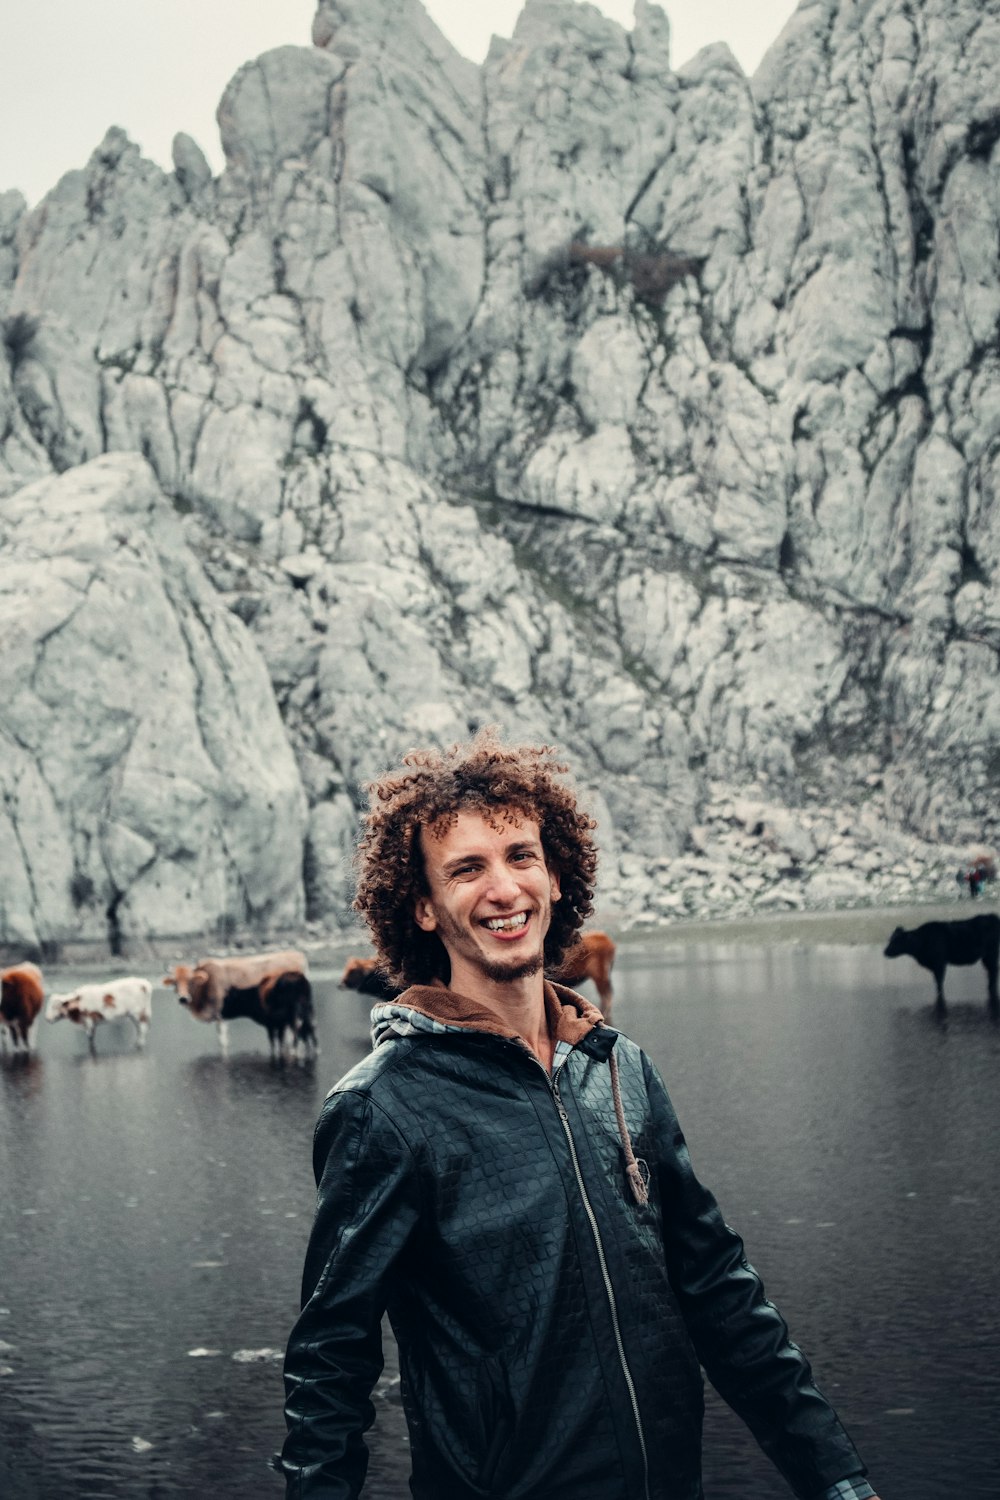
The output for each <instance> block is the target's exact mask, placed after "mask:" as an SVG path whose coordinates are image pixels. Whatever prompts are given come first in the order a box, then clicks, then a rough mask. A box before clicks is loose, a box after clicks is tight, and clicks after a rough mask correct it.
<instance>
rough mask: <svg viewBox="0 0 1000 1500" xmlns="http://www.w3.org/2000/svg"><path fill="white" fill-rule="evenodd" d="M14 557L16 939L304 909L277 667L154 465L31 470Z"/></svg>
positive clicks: (101, 463) (8, 521)
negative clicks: (208, 563)
mask: <svg viewBox="0 0 1000 1500" xmlns="http://www.w3.org/2000/svg"><path fill="white" fill-rule="evenodd" d="M0 558H2V566H0V638H2V640H3V643H4V650H3V652H2V653H0V676H2V683H3V687H2V697H3V703H4V712H3V722H2V728H0V783H2V786H3V810H2V812H0V821H2V825H3V833H4V846H5V848H6V850H7V858H6V860H5V863H4V871H5V874H4V889H3V896H2V911H3V932H4V939H5V941H7V942H9V943H19V944H25V945H29V946H33V947H36V946H41V945H43V944H52V943H59V942H64V941H67V940H71V939H91V940H98V941H100V940H105V939H107V940H108V941H110V942H111V944H112V946H113V947H119V946H121V945H122V944H123V943H125V942H127V941H129V940H130V939H132V938H136V937H147V936H149V935H151V934H161V935H165V934H169V933H194V932H216V931H222V932H225V931H226V930H227V929H228V928H229V926H230V924H231V923H234V922H235V923H239V924H240V925H242V926H249V927H254V928H262V929H264V930H267V929H270V928H280V927H283V926H293V925H294V924H295V923H296V922H298V921H301V919H302V916H303V911H302V851H303V843H304V836H305V825H306V807H305V798H304V795H303V791H302V785H301V781H300V778H299V774H298V770H297V768H296V765H295V761H294V759H293V757H292V755H291V753H290V750H289V748H288V742H287V739H286V736H285V732H284V729H283V727H282V724H281V720H280V718H279V717H278V714H277V712H276V709H275V706H274V699H273V694H272V690H271V684H270V681H269V679H268V676H267V673H266V670H265V668H264V665H263V662H262V660H261V657H260V654H259V652H258V651H257V649H256V648H255V646H254V645H253V642H252V640H251V639H250V636H249V635H248V633H247V631H246V629H245V627H244V626H243V625H242V624H241V623H240V621H239V620H237V619H236V618H235V617H234V616H233V615H232V614H231V613H230V612H229V611H228V610H226V609H225V608H224V607H223V606H222V605H221V604H220V603H219V601H218V599H217V598H216V596H215V594H214V591H213V590H212V588H211V587H210V585H209V584H208V583H207V581H206V579H205V577H204V574H203V573H202V570H201V568H200V566H199V564H198V562H197V560H196V558H195V556H194V555H193V553H192V552H191V550H190V549H189V547H188V546H187V545H186V543H185V540H184V536H183V531H182V528H181V526H180V524H179V522H178V520H177V518H176V517H175V515H174V513H173V511H172V509H171V507H170V505H169V503H168V502H167V501H166V500H165V498H164V497H163V495H162V493H161V492H160V490H159V488H158V486H157V484H156V482H155V480H154V477H153V475H152V472H151V471H150V469H149V467H148V465H147V464H146V463H145V462H144V461H143V460H142V459H141V458H138V457H137V456H133V455H129V454H114V455H108V456H106V457H102V458H97V459H94V460H93V461H92V462H90V463H88V464H84V465H81V466H79V467H77V468H74V469H73V470H71V471H70V472H69V473H67V474H64V475H62V476H60V477H58V478H55V477H53V478H49V479H42V480H39V481H37V482H36V483H35V484H31V485H26V486H24V487H23V488H22V489H20V490H18V491H17V493H16V494H14V495H12V496H10V497H8V499H7V500H6V501H5V502H4V513H3V520H2V525H0Z"/></svg>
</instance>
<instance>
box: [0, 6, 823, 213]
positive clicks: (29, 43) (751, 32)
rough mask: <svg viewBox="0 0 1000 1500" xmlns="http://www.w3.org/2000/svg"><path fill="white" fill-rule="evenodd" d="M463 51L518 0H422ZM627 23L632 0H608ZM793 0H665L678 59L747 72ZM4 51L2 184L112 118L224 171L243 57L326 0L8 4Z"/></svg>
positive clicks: (34, 189)
mask: <svg viewBox="0 0 1000 1500" xmlns="http://www.w3.org/2000/svg"><path fill="white" fill-rule="evenodd" d="M425 4H426V8H427V9H428V10H429V11H430V13H431V15H432V16H433V17H434V19H435V21H436V22H437V24H438V25H439V26H440V28H441V30H442V31H443V32H444V33H445V35H446V36H447V37H448V38H449V39H450V40H451V42H452V43H453V44H454V45H455V46H456V47H457V48H458V50H459V51H460V52H464V53H465V55H466V56H467V57H471V58H472V59H473V61H475V62H481V61H482V59H483V57H484V56H485V54H486V49H487V47H488V46H489V40H490V36H491V35H492V34H493V33H496V34H497V35H499V36H509V35H510V33H511V31H512V30H513V27H514V22H515V21H516V19H517V16H518V14H519V12H520V10H521V5H522V0H425ZM599 4H600V9H601V10H603V11H605V12H606V14H607V15H609V16H612V17H614V19H615V20H617V21H620V22H621V23H622V25H624V26H627V27H629V28H631V25H632V15H633V9H634V4H633V0H599ZM795 4H796V0H666V3H664V4H663V9H664V10H665V11H666V12H667V14H668V16H669V17H670V21H671V25H672V35H673V46H672V56H673V65H674V67H675V68H676V67H680V66H682V65H683V64H684V63H685V62H687V61H688V59H689V58H690V57H692V56H693V55H694V53H695V52H697V51H698V49H699V48H700V47H703V46H705V45H706V43H708V42H718V41H727V42H728V43H729V45H730V46H731V47H732V49H733V51H734V52H735V54H736V56H737V57H738V58H739V60H740V63H741V64H742V66H743V67H744V68H745V69H746V71H747V72H748V73H752V72H753V71H754V69H755V68H756V66H757V64H758V62H759V61H760V58H761V56H762V55H763V53H764V51H765V49H766V48H767V47H769V46H770V44H771V43H772V42H773V41H774V40H775V38H776V37H777V35H778V33H779V32H780V30H781V28H782V27H783V26H784V24H785V22H786V21H787V20H788V18H789V16H790V15H791V14H792V12H793V10H794V9H795ZM4 10H5V14H4V20H3V30H2V39H3V45H2V48H0V192H2V191H3V190H4V189H5V188H12V187H17V188H20V189H21V191H22V192H23V193H24V194H25V196H26V197H27V198H28V200H29V202H31V203H35V202H37V201H38V199H39V198H40V197H41V196H42V195H43V194H44V193H45V192H47V191H48V189H49V188H50V187H53V186H54V185H55V183H56V182H57V181H58V179H59V177H60V176H61V175H62V173H63V172H66V171H69V169H70V168H72V167H82V166H83V165H84V163H85V162H86V160H87V158H88V156H89V155H90V153H91V151H92V150H93V149H94V147H95V146H97V145H98V143H99V142H100V140H101V138H102V137H103V135H104V132H105V131H106V129H107V128H108V126H109V125H121V126H123V127H124V128H125V129H126V130H127V131H128V133H129V135H130V136H131V137H132V139H133V140H134V141H137V142H138V143H139V145H140V146H141V147H142V149H143V151H144V152H145V154H146V155H147V156H151V157H152V158H153V160H154V161H157V162H159V163H160V165H161V166H163V167H166V168H168V169H169V168H170V164H171V163H170V143H171V140H172V139H173V137H174V134H175V133H176V132H177V131H178V130H186V131H187V132H188V134H189V135H193V136H194V138H195V140H196V141H197V142H198V144H199V145H200V146H201V148H202V150H203V151H204V152H205V154H206V156H207V157H208V159H209V161H210V162H211V163H212V166H213V168H214V169H215V170H216V171H218V170H220V168H221V166H222V153H221V151H220V149H219V136H218V130H217V128H216V124H215V108H216V105H217V104H218V102H219V98H220V96H221V94H222V91H223V89H224V88H225V86H226V84H227V83H228V82H229V79H230V78H231V77H232V76H233V74H234V73H235V72H236V69H237V68H238V67H239V66H240V64H241V63H244V62H247V61H248V60H249V59H250V58H252V57H256V56H257V55H258V54H259V53H261V52H264V51H266V50H267V49H268V48H270V47H279V46H283V45H284V44H286V43H293V44H296V45H301V46H309V44H310V41H309V38H310V29H311V25H312V18H313V15H314V13H315V10H316V0H20V3H15V0H9V3H8V4H7V5H6V6H5V7H4Z"/></svg>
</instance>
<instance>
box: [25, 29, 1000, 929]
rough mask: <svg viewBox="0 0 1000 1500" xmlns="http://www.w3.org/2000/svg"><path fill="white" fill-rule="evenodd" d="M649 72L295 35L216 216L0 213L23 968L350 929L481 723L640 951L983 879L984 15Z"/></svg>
mask: <svg viewBox="0 0 1000 1500" xmlns="http://www.w3.org/2000/svg"><path fill="white" fill-rule="evenodd" d="M669 41H670V39H669V31H668V24H667V21H666V18H665V16H664V14H663V12H662V11H661V10H660V9H659V8H658V7H657V6H655V5H653V4H650V3H648V0H637V3H636V7H635V24H634V27H633V30H632V31H631V32H630V33H626V32H625V31H623V30H622V28H621V27H619V26H617V25H616V24H615V23H613V22H611V21H609V20H608V19H606V18H605V17H604V16H603V15H602V14H601V13H600V12H598V11H597V10H596V9H594V8H593V7H591V6H589V5H586V4H582V3H577V0H527V4H526V5H525V8H524V11H523V13H522V15H521V18H520V20H519V22H518V26H517V29H516V31H515V34H514V36H513V38H512V39H511V40H510V41H509V42H500V41H496V42H494V44H493V47H492V49H491V52H490V55H489V57H488V59H487V61H486V63H485V64H484V65H483V67H482V68H481V69H480V68H476V67H475V66H473V65H472V64H470V63H468V62H466V61H465V60H464V59H462V58H461V57H459V56H458V55H457V54H456V53H455V52H454V51H453V50H452V49H451V48H450V46H449V45H448V43H447V42H446V41H445V40H444V38H443V37H442V36H441V35H440V34H439V33H438V32H437V31H436V29H435V28H434V26H433V25H432V23H431V22H430V21H429V19H428V18H427V16H426V14H425V12H424V11H423V9H422V6H421V5H420V4H419V3H418V0H321V3H320V5H319V9H318V11H317V14H316V18H315V22H314V28H313V45H312V47H310V48H304V47H291V46H290V47H284V48H281V49H279V50H277V51H275V52H271V53H268V54H266V55H265V56H263V57H260V58H258V59H256V60H255V61H253V62H251V63H248V64H247V65H246V67H244V68H242V69H241V70H240V72H239V73H238V74H237V75H236V77H235V78H234V79H233V81H232V83H231V84H230V85H229V87H228V89H227V90H226V93H225V95H224V97H223V99H222V102H221V104H220V106H219V112H218V118H219V126H220V130H221V135H222V142H223V146H224V150H225V159H226V167H225V170H224V172H223V173H222V175H221V176H220V177H219V178H218V179H213V177H212V175H211V173H210V171H209V168H208V166H207V164H206V162H205V159H204V156H203V155H202V153H201V151H200V149H199V147H198V146H197V145H196V143H195V142H194V141H192V140H191V139H190V138H188V137H185V136H179V137H178V138H177V140H176V142H175V150H174V162H175V170H174V172H173V173H171V174H166V173H164V172H162V171H161V170H160V169H159V168H157V167H156V166H154V165H153V164H152V163H150V162H148V161H145V160H143V158H142V157H141V155H140V153H139V151H138V149H137V148H136V147H135V146H134V145H133V144H132V143H131V142H130V141H129V140H128V139H127V137H126V136H125V135H124V134H123V133H122V132H121V131H119V130H116V129H112V130H110V131H109V132H108V135H107V136H106V138H105V140H104V141H103V142H102V143H101V144H100V146H99V147H98V148H97V150H96V151H95V152H94V154H93V155H92V156H91V158H90V160H89V162H88V163H87V166H86V167H85V168H84V169H83V170H81V171H75V172H71V173H69V174H68V175H67V176H65V177H64V178H63V179H62V181H61V182H60V183H59V184H58V185H57V186H56V187H55V188H54V189H53V191H52V192H51V193H50V194H49V195H48V196H47V197H46V198H45V199H44V200H43V202H42V203H41V204H40V205H39V206H38V207H37V208H35V209H34V210H32V211H30V212H29V211H28V210H27V209H26V207H25V205H24V203H23V201H22V200H21V199H20V198H19V196H18V195H16V194H13V193H8V194H6V195H4V196H0V317H2V319H3V332H4V354H3V357H0V437H2V442H0V496H2V497H3V498H2V501H0V557H2V563H3V566H2V568H0V621H2V624H0V639H2V642H3V647H4V649H3V653H2V657H0V662H2V665H0V672H2V675H3V681H4V688H5V691H4V693H3V700H2V701H3V704H4V707H3V709H2V710H0V783H2V785H3V789H4V806H3V813H2V815H3V817H4V828H5V831H6V834H7V840H6V847H7V854H8V858H7V862H6V880H5V884H4V891H3V898H2V900H0V927H2V929H3V930H2V932H0V937H2V938H4V939H5V940H6V941H7V942H10V943H15V944H22V945H23V944H31V943H36V944H44V943H57V942H62V941H66V940H69V939H71V938H92V939H110V940H111V941H112V943H113V944H115V945H118V946H121V945H122V944H123V943H125V942H127V941H128V940H129V939H130V938H138V937H142V936H148V935H151V934H153V935H155V934H169V933H180V932H193V931H200V932H207V933H213V934H221V933H226V932H231V931H233V930H236V929H240V928H244V927H246V928H249V929H251V930H253V931H254V932H256V933H261V932H264V931H268V930H272V929H276V928H278V927H282V926H284V927H294V926H295V925H296V924H297V923H299V922H301V921H302V919H303V917H304V916H305V917H308V918H310V919H312V920H314V921H316V922H317V923H319V924H321V925H331V924H335V923H336V922H337V921H338V920H339V919H340V918H342V917H343V915H344V914H345V912H346V909H347V906H348V904H349V890H350V871H349V855H350V849H351V844H352V840H353V837H354V832H355V826H356V816H357V806H358V804H359V800H360V794H359V782H360V781H362V780H363V779H364V778H365V777H366V776H367V775H369V774H370V773H372V772H374V771H376V770H378V769H379V768H381V766H382V765H384V764H385V763H386V761H387V760H388V759H389V758H391V757H394V756H395V755H397V754H398V753H399V752H401V751H402V750H404V749H405V748H407V747H408V746H409V745H410V744H412V743H414V742H419V741H421V740H426V739H433V740H437V741H446V740H450V739H452V738H455V737H462V736H464V735H466V734H467V732H468V731H469V729H470V728H474V727H475V726H476V725H478V724H480V723H482V722H486V721H495V722H499V723H501V724H502V725H503V726H504V727H505V728H506V730H508V731H509V732H510V733H511V734H513V735H517V736H522V735H530V736H543V737H545V738H546V739H549V740H554V741H555V742H557V743H558V744H560V745H561V746H563V747H565V748H566V749H567V751H568V752H569V753H570V755H571V757H572V759H573V761H574V763H575V766H576V768H577V771H578V779H579V780H580V781H581V783H582V784H583V786H584V788H585V790H586V792H587V794H588V796H589V797H590V799H591V802H592V804H593V805H594V807H595V810H596V812H597V814H598V817H599V819H600V825H601V835H600V836H601V840H602V846H603V852H604V861H603V884H602V901H603V905H604V907H605V909H606V910H607V911H610V912H614V913H616V914H617V915H618V917H619V918H621V919H623V920H624V919H628V920H634V919H637V918H658V917H665V916H669V915H671V914H674V913H682V912H688V911H692V910H703V909H712V910H716V911H741V910H746V909H748V908H749V907H751V906H754V905H759V904H761V903H767V902H772V903H774V902H778V903H787V904H802V903H807V904H808V903H816V902H823V901H832V900H850V899H859V898H863V897H872V898H882V899H887V898H890V899H891V898H892V897H894V896H896V895H903V894H909V893H910V891H911V889H913V888H914V883H916V885H917V886H918V887H919V885H920V883H921V882H924V883H925V884H926V883H933V882H934V881H936V880H939V879H940V878H941V871H942V869H943V868H944V866H945V865H947V864H949V863H951V861H952V860H953V858H954V853H955V849H956V848H959V847H961V846H962V845H963V844H964V843H966V842H969V841H980V840H985V841H987V842H990V841H992V840H994V839H995V838H996V836H997V834H998V832H1000V828H998V818H997V812H996V791H997V784H998V779H1000V750H998V743H1000V739H998V733H997V731H998V727H1000V683H998V652H1000V500H998V496H997V485H998V478H1000V380H998V365H1000V268H998V243H1000V152H998V151H997V150H996V145H997V142H998V141H1000V103H998V100H997V93H996V88H995V79H996V77H997V73H998V69H1000V13H998V12H997V10H996V8H995V7H983V6H982V5H981V4H979V3H978V0H923V3H922V4H921V5H920V6H915V5H913V4H912V0H865V3H858V0H803V3H802V4H801V6H800V8H799V10H798V12H797V13H796V15H795V16H794V18H793V19H792V21H791V22H790V24H789V26H788V27H787V28H786V30H785V32H784V33H783V35H782V36H781V37H780V38H779V39H778V41H777V42H776V43H775V45H774V46H773V47H772V49H771V51H770V52H769V53H768V55H767V56H766V58H765V60H764V62H763V64H762V66H761V68H760V69H759V71H758V73H757V75H756V76H755V77H754V78H753V79H752V80H749V79H747V78H746V77H745V76H744V75H743V73H742V72H741V70H740V68H739V66H738V64H737V63H736V61H735V59H734V58H733V57H732V55H731V54H730V52H729V51H728V50H727V49H726V48H725V47H723V46H716V47H710V48H707V49H706V50H705V51H703V52H702V53H700V54H699V55H698V57H696V58H695V59H694V60H693V62H692V63H690V64H689V65H688V66H687V67H686V68H684V69H682V70H681V71H679V72H674V71H673V70H672V68H671V64H670V46H669Z"/></svg>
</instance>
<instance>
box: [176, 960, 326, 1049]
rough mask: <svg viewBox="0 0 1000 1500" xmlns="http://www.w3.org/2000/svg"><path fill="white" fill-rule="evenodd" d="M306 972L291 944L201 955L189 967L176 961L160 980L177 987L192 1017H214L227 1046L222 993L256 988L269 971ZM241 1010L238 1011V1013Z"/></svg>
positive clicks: (222, 1044)
mask: <svg viewBox="0 0 1000 1500" xmlns="http://www.w3.org/2000/svg"><path fill="white" fill-rule="evenodd" d="M308 973H309V960H308V959H307V958H306V956H305V954H304V953H300V952H299V951H298V950H297V949H295V948H287V949H284V950H282V951H281V952H279V953H252V954H244V955H241V956H239V957H235V958H202V959H199V961H198V963H197V964H195V966H194V967H193V968H191V967H189V966H188V965H187V964H177V965H175V967H174V968H173V970H172V971H171V973H169V974H168V975H167V976H166V977H165V978H164V979H163V980H161V983H162V984H164V985H165V986H166V987H167V988H168V989H174V990H176V991H177V998H178V1000H179V1001H180V1003H181V1004H182V1005H186V1006H187V1008H188V1011H189V1013H190V1014H191V1015H192V1016H194V1018H195V1020H196V1021H214V1022H215V1027H216V1031H217V1033H218V1037H219V1046H220V1047H221V1049H222V1051H223V1052H225V1051H226V1049H227V1047H228V1046H229V1029H228V1026H227V1024H226V1022H227V1021H228V1020H229V1019H230V1018H229V1016H228V1015H226V1013H225V1004H226V996H227V995H228V994H229V993H230V992H231V991H233V990H252V989H256V988H257V987H258V986H259V985H260V984H261V981H262V980H264V979H267V978H268V977H269V976H273V975H288V974H304V975H308ZM242 1013H244V1012H241V1014H242Z"/></svg>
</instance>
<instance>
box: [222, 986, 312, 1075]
mask: <svg viewBox="0 0 1000 1500" xmlns="http://www.w3.org/2000/svg"><path fill="white" fill-rule="evenodd" d="M241 1017H246V1018H247V1019H248V1020H250V1021H256V1022H257V1024H258V1026H263V1027H265V1028H266V1030H267V1039H268V1041H269V1043H270V1045H271V1056H272V1058H274V1057H276V1056H278V1057H283V1056H284V1049H285V1036H286V1033H287V1034H288V1035H289V1036H290V1037H291V1039H292V1041H293V1042H294V1043H295V1044H297V1045H298V1046H299V1047H301V1048H302V1049H303V1051H307V1052H310V1053H312V1055H313V1056H314V1057H315V1055H316V1053H317V1052H318V1051H319V1047H318V1045H317V1042H316V1027H315V1024H314V1011H313V1000H312V985H311V984H310V983H309V980H308V977H307V976H306V975H305V974H300V973H298V972H297V971H292V970H287V971H286V972H284V973H280V974H267V975H265V977H264V978H263V979H262V980H261V981H260V983H259V984H253V985H249V986H248V987H247V988H246V989H228V990H227V991H226V995H225V999H224V1000H223V1002H222V1011H221V1014H220V1016H219V1019H220V1021H222V1022H225V1021H237V1020H239V1019H240V1018H241Z"/></svg>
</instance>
